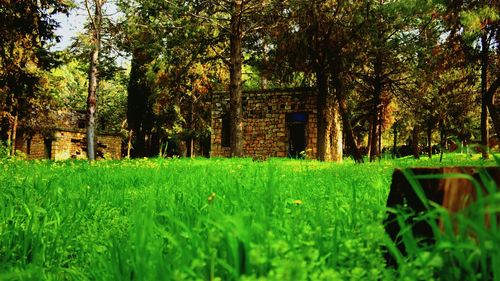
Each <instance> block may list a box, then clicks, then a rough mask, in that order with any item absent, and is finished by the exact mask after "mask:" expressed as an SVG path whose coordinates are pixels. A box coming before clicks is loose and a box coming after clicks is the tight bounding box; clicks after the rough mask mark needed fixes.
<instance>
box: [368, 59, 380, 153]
mask: <svg viewBox="0 0 500 281" xmlns="http://www.w3.org/2000/svg"><path fill="white" fill-rule="evenodd" d="M381 72H382V59H381V58H380V55H378V54H377V56H376V59H375V63H374V74H375V77H374V78H375V79H374V81H373V104H372V121H371V122H372V127H371V130H372V131H371V139H370V140H371V143H370V162H373V161H375V160H376V159H377V158H378V157H379V155H380V149H379V148H378V145H377V144H378V141H379V131H380V128H379V127H380V119H381V116H379V115H380V107H381V104H380V103H381V95H382V78H381Z"/></svg>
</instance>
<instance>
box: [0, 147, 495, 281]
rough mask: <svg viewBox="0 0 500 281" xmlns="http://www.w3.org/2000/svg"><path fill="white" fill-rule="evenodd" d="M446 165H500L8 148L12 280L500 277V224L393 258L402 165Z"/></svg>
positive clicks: (2, 260)
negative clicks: (82, 156) (394, 263)
mask: <svg viewBox="0 0 500 281" xmlns="http://www.w3.org/2000/svg"><path fill="white" fill-rule="evenodd" d="M439 165H446V166H450V165H495V163H494V162H493V161H489V162H483V161H480V160H475V159H472V158H470V157H467V156H462V155H451V154H450V155H445V158H444V162H443V163H439V162H438V159H435V160H418V161H416V160H412V159H399V160H384V161H381V162H377V163H371V164H362V165H357V164H354V163H343V164H332V163H319V162H315V161H300V160H288V159H271V160H269V161H266V162H253V161H252V160H251V159H238V160H229V159H210V160H207V159H196V160H188V159H171V160H165V159H155V160H130V161H102V162H97V163H95V165H92V166H90V165H88V163H86V162H60V163H52V162H25V161H15V160H0V280H432V279H435V280H440V279H443V280H454V279H455V278H459V279H456V280H466V279H468V280H473V279H477V280H488V279H490V278H492V277H493V278H500V274H498V272H497V271H495V269H494V266H495V265H500V260H499V258H500V255H498V254H495V252H497V251H496V250H498V249H500V235H499V233H498V228H497V226H495V229H493V230H491V229H490V230H487V229H483V230H481V231H483V232H484V233H485V234H484V235H485V236H484V237H486V238H485V241H479V242H478V241H476V240H474V239H471V238H470V237H469V238H467V237H462V238H460V237H459V238H457V237H450V238H449V239H447V240H443V241H442V242H443V243H444V242H445V243H448V244H442V243H440V244H439V245H437V246H436V247H434V248H430V249H418V250H416V252H415V254H414V255H413V256H412V257H407V258H406V259H405V264H406V265H405V266H400V267H399V268H398V269H392V268H386V266H385V260H384V258H383V255H382V252H381V251H382V250H381V246H384V245H386V246H387V245H390V242H389V240H388V238H387V236H386V235H385V232H384V228H383V224H382V221H383V219H384V216H385V212H386V209H385V203H386V200H387V195H388V192H389V186H390V181H391V174H392V172H393V170H394V168H396V167H408V166H439ZM494 196H495V198H497V199H498V193H497V194H494ZM496 202H498V200H497V201H496ZM496 207H498V205H497V206H496ZM494 211H495V212H497V213H498V212H499V210H498V208H497V209H495V210H494ZM481 237H483V236H481ZM462 246H463V247H462ZM440 247H441V248H440ZM450 251H451V253H450ZM478 251H479V252H478ZM455 252H456V253H455ZM449 256H453V257H458V258H448V257H449ZM462 256H463V258H460V257H462ZM462 263H463V264H462ZM483 263H486V267H485V266H484V265H483ZM475 265H478V267H476V266H475ZM481 265H483V267H481ZM450 268H456V269H450ZM477 268H479V270H476V269H477ZM492 268H493V269H492ZM498 268H500V266H499V267H498ZM485 271H486V272H485ZM440 272H446V275H444V276H443V275H440V274H441V273H440ZM463 278H466V279H463Z"/></svg>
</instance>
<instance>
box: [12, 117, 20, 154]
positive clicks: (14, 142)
mask: <svg viewBox="0 0 500 281" xmlns="http://www.w3.org/2000/svg"><path fill="white" fill-rule="evenodd" d="M18 120H19V113H16V116H14V125H13V126H12V152H11V155H12V156H15V155H16V138H17V125H18Z"/></svg>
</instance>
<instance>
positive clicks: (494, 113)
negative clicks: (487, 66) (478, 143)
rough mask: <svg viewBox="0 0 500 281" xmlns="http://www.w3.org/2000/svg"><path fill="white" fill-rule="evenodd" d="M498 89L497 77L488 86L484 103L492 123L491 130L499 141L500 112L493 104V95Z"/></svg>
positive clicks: (499, 84)
mask: <svg viewBox="0 0 500 281" xmlns="http://www.w3.org/2000/svg"><path fill="white" fill-rule="evenodd" d="M499 87H500V77H497V78H496V79H495V81H494V82H493V83H492V84H491V85H490V88H489V89H488V91H487V93H486V97H487V98H486V103H487V107H488V112H489V114H490V116H491V120H492V121H493V128H494V129H495V134H496V138H497V140H500V112H499V109H498V105H496V104H495V93H496V91H497V90H498V88H499Z"/></svg>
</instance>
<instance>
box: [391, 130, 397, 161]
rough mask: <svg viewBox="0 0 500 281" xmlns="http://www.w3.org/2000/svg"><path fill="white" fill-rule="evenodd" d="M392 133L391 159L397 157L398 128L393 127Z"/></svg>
mask: <svg viewBox="0 0 500 281" xmlns="http://www.w3.org/2000/svg"><path fill="white" fill-rule="evenodd" d="M393 131H394V143H393V145H392V158H396V157H397V153H398V152H397V150H398V127H397V126H395V125H394V126H393Z"/></svg>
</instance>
